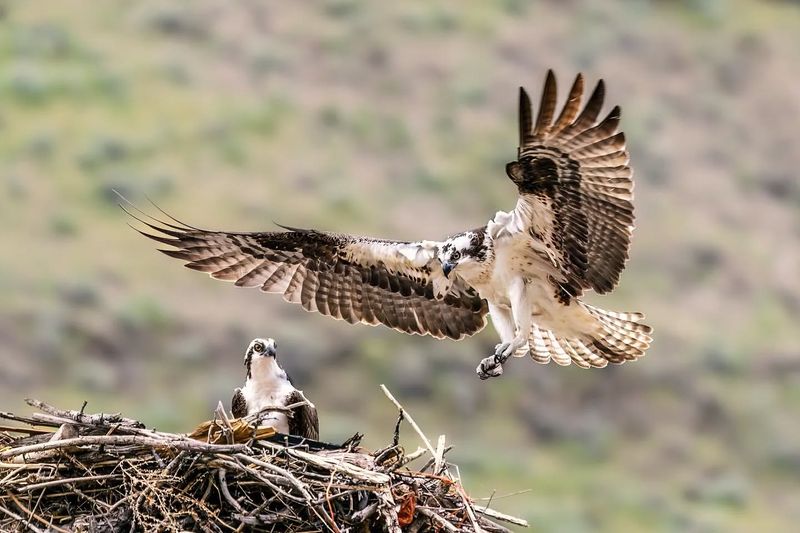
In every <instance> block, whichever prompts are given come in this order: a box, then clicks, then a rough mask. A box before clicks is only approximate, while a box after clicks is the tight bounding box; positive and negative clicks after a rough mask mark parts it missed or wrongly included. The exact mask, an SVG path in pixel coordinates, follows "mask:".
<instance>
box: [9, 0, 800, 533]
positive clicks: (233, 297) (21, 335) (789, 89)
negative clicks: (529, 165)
mask: <svg viewBox="0 0 800 533" xmlns="http://www.w3.org/2000/svg"><path fill="white" fill-rule="evenodd" d="M798 27H800V9H798V7H797V5H796V2H789V1H785V2H779V1H774V2H759V1H755V0H751V1H747V0H728V1H708V0H687V1H681V2H663V1H655V0H653V1H648V0H627V1H619V2H604V3H600V2H589V1H588V0H585V1H584V0H579V1H576V2H546V3H545V2H532V3H528V2H520V1H517V0H507V1H503V2H492V3H490V2H482V3H480V2H475V3H473V2H455V1H452V2H434V3H431V2H395V3H385V2H384V3H370V2H366V1H360V0H338V1H333V2H319V3H318V4H315V5H311V4H307V3H300V2H287V3H282V4H281V5H280V6H278V5H277V4H276V5H274V6H271V7H270V6H268V5H267V4H262V3H260V2H243V3H230V4H229V3H220V2H211V1H205V0H203V1H201V2H193V3H183V2H155V1H146V2H133V3H131V2H123V1H121V0H113V1H106V2H98V3H91V4H88V3H86V2H79V1H77V0H62V1H59V2H48V3H42V2H30V1H28V2H26V1H23V0H18V1H2V0H0V244H2V249H3V252H2V255H0V408H2V409H5V410H16V411H19V410H20V406H21V403H20V401H21V399H22V398H23V397H25V396H36V397H41V398H42V399H44V400H47V401H49V402H51V403H55V404H58V405H61V406H64V407H76V408H77V407H80V405H81V404H82V401H83V400H88V401H89V402H90V410H92V411H98V410H101V409H102V410H107V411H119V410H121V411H124V412H125V413H126V414H128V415H130V416H132V417H135V418H139V419H142V420H146V421H148V422H149V423H150V424H152V425H157V426H159V427H160V428H161V429H165V430H181V429H189V428H191V427H193V426H194V425H195V424H196V422H197V421H199V420H201V419H204V418H206V417H207V415H208V414H209V413H210V412H211V410H212V409H213V407H214V406H215V405H216V402H217V401H218V400H220V399H223V400H225V401H227V400H228V398H229V397H230V394H231V391H232V389H233V388H234V387H235V386H238V385H240V384H241V381H242V379H243V375H242V370H243V369H242V366H241V356H242V354H241V352H242V351H243V350H244V348H245V347H246V345H247V343H248V342H249V341H250V339H252V338H253V337H255V336H274V337H276V338H277V339H278V340H279V343H280V346H281V353H282V357H283V360H284V361H285V364H286V366H287V367H288V368H289V370H290V371H292V373H293V375H294V376H295V377H296V380H297V381H298V383H299V385H300V386H301V387H302V388H303V389H305V391H306V392H307V393H308V395H309V397H310V398H312V399H313V400H314V401H315V402H316V403H317V405H318V407H319V409H320V413H321V415H320V416H321V420H322V432H323V435H324V436H326V437H328V438H330V439H332V440H336V439H341V438H344V437H347V436H349V435H350V434H352V433H353V432H354V431H356V430H358V431H363V432H365V433H367V440H366V442H367V444H369V445H380V444H382V443H384V442H385V436H386V435H387V434H389V432H390V431H391V429H392V424H393V422H394V415H393V413H392V408H391V405H389V404H388V402H386V401H385V400H384V399H383V396H382V395H381V393H380V392H379V390H378V388H377V384H378V383H381V382H383V383H386V384H387V385H388V386H389V388H390V389H391V390H392V391H393V392H394V393H395V394H396V395H397V396H398V398H400V399H401V400H402V401H403V402H404V403H405V404H407V405H408V406H409V408H410V409H411V410H412V412H413V413H414V415H415V417H416V418H418V420H419V421H420V423H421V424H422V425H423V427H424V428H425V429H426V431H427V432H428V433H430V434H433V433H435V432H436V431H441V432H445V433H447V435H448V437H449V438H450V439H451V440H452V441H453V442H454V443H456V444H457V448H456V449H455V450H454V451H453V452H452V459H453V460H454V461H455V462H456V463H459V464H460V465H461V468H462V474H463V475H464V477H465V480H466V484H467V486H468V487H469V488H470V490H471V491H472V494H473V495H474V496H477V497H489V496H491V495H492V494H493V492H494V491H495V490H496V491H497V494H496V496H495V498H497V497H500V496H502V495H504V494H508V493H512V492H515V491H519V490H524V489H531V490H530V492H526V493H524V494H519V495H515V496H509V497H507V498H503V499H502V500H495V501H494V503H493V507H496V508H499V509H501V510H505V511H507V512H509V513H512V514H517V515H521V516H525V517H526V518H527V519H528V520H530V521H531V523H532V524H534V527H535V528H537V530H539V531H556V532H568V531H596V530H602V531H613V532H620V531H643V530H647V531H650V530H664V531H668V530H675V531H779V530H786V531H789V530H792V529H794V528H793V526H795V524H796V523H797V522H798V520H800V514H799V513H800V512H799V511H798V507H797V505H796V502H797V499H798V497H800V493H798V486H800V484H799V483H798V482H800V426H798V424H797V418H798V413H800V348H798V346H800V338H798V333H797V324H798V323H799V322H800V276H798V270H800V266H799V265H800V246H798V239H797V234H798V226H799V225H800V187H798V185H797V176H796V169H797V168H800V151H798V150H797V149H796V146H797V117H798V116H800V99H798V89H797V76H796V73H797V65H798V64H799V62H800V47H799V46H798V40H797V28H798ZM548 67H553V68H554V69H555V70H556V72H557V74H558V75H559V81H560V83H561V89H562V91H564V90H565V86H566V85H567V84H568V83H569V81H570V78H571V77H572V76H573V75H574V73H575V72H576V71H578V70H583V71H584V72H585V73H586V74H587V76H588V78H589V80H595V79H597V78H598V77H600V76H602V77H605V78H606V80H607V81H608V91H609V99H610V102H609V105H608V107H609V108H610V106H611V104H613V103H620V104H622V106H623V111H624V113H623V127H624V129H625V131H626V133H627V135H628V139H629V143H630V147H631V151H632V162H633V165H634V168H635V170H636V180H637V189H636V191H637V200H636V207H637V215H638V219H637V220H638V227H637V230H636V233H635V235H634V246H633V249H632V258H631V262H630V263H629V268H628V270H627V271H626V273H625V274H624V275H623V277H622V284H621V286H620V287H619V289H618V290H617V291H616V292H615V293H614V294H613V295H612V296H607V297H603V298H594V297H592V298H591V299H592V301H594V302H598V303H600V302H602V305H603V306H605V307H609V308H616V309H619V310H643V311H646V312H647V314H648V321H649V323H651V324H652V325H653V326H654V327H655V328H656V329H655V331H656V333H655V343H654V345H653V347H652V349H651V352H650V354H649V356H648V357H647V358H646V359H644V360H643V361H641V362H639V363H636V364H633V365H625V366H623V367H615V368H609V369H606V370H603V371H591V372H587V371H582V370H579V369H575V368H559V367H555V366H549V367H542V366H538V365H534V364H533V363H530V362H529V361H524V360H523V361H517V362H515V363H512V365H511V366H510V367H509V368H508V373H507V375H506V376H504V378H503V379H502V380H497V381H491V382H479V381H478V380H477V379H476V378H475V376H474V374H473V371H474V367H475V365H476V364H477V361H478V360H479V359H480V358H482V357H483V356H484V355H485V354H486V353H488V351H489V350H490V349H491V348H492V346H493V343H494V342H495V335H494V333H493V332H491V331H487V332H485V333H482V334H480V335H478V336H477V337H476V338H474V339H470V340H466V341H462V342H460V343H453V342H442V341H434V340H431V339H423V338H418V337H405V336H401V335H399V334H396V333H393V332H390V331H388V330H385V329H373V328H367V327H359V328H355V327H352V326H348V325H346V324H343V323H338V322H333V321H330V320H328V319H323V318H321V317H319V316H313V315H308V314H306V313H304V312H303V311H302V310H300V309H299V308H297V307H293V306H289V305H287V304H284V303H283V302H282V301H280V299H279V298H278V297H269V296H264V295H261V294H260V293H259V292H258V291H255V290H249V291H248V290H241V289H235V288H233V287H230V286H225V285H224V284H221V283H219V282H211V281H209V280H208V279H207V278H206V277H205V276H203V275H200V274H198V273H193V272H190V271H188V270H186V269H183V268H181V267H180V266H179V265H178V264H177V263H176V262H175V261H173V260H168V259H166V258H164V257H161V256H160V255H159V254H157V253H156V252H154V250H153V245H152V243H150V242H147V241H146V240H144V239H142V238H141V237H139V236H138V235H136V234H135V232H133V231H131V230H130V229H129V228H128V227H127V226H126V225H125V222H126V218H125V216H123V214H122V213H121V212H120V211H119V210H118V209H117V207H116V202H117V197H116V195H115V194H114V193H113V190H117V191H120V192H121V193H123V194H125V195H126V196H129V197H130V198H131V199H132V200H135V201H136V202H137V203H140V204H141V205H143V206H145V205H147V204H146V200H144V195H145V194H146V195H148V196H150V197H151V198H153V199H154V200H155V201H157V202H158V203H159V205H161V206H162V207H164V208H165V209H167V210H168V211H170V212H171V213H173V214H175V215H176V216H177V217H178V218H181V219H184V220H186V221H187V222H189V223H191V224H195V225H199V226H205V227H211V228H225V229H241V230H249V229H266V228H270V227H271V221H273V220H275V221H279V222H281V223H284V224H289V225H296V226H313V227H324V228H329V229H335V230H340V231H351V232H359V233H368V234H372V235H386V236H390V237H403V238H412V239H415V238H426V237H427V238H431V237H442V236H444V235H446V234H447V233H450V232H455V231H459V230H461V229H464V228H465V227H471V226H474V225H477V224H480V223H482V222H483V221H485V220H487V219H488V218H489V217H490V216H491V215H492V214H493V213H494V211H496V210H497V209H508V208H509V207H510V206H511V205H512V203H513V201H514V190H513V187H512V185H511V184H510V183H509V182H508V180H507V179H506V178H505V177H504V174H503V165H504V163H505V162H506V161H507V160H510V159H511V158H513V157H514V156H515V153H516V152H515V147H516V141H517V139H516V116H515V113H516V100H515V99H516V90H517V86H518V85H520V84H524V85H526V86H527V87H528V88H529V89H530V90H531V92H532V93H537V92H538V91H539V87H540V84H541V82H542V77H543V74H544V72H545V70H546V68H548ZM562 94H563V92H562ZM431 228H437V231H435V232H434V234H432V233H431ZM406 436H407V438H409V441H408V442H407V443H406V444H407V447H408V448H410V449H415V447H416V443H415V442H413V440H411V439H410V435H408V434H407V435H406Z"/></svg>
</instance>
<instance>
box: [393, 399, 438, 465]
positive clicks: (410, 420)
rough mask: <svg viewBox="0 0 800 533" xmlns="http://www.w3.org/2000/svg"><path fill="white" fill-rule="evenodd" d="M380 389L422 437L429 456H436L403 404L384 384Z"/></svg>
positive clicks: (429, 442)
mask: <svg viewBox="0 0 800 533" xmlns="http://www.w3.org/2000/svg"><path fill="white" fill-rule="evenodd" d="M381 390H382V391H383V393H384V394H385V395H386V397H387V398H389V401H391V402H392V403H393V404H394V405H395V406H396V407H397V408H398V409H400V410H401V411H403V413H405V417H406V420H408V423H409V424H411V427H412V428H414V431H416V432H417V435H419V437H420V438H421V439H422V442H423V443H424V444H425V447H427V448H428V451H429V452H431V456H432V457H436V450H434V449H433V445H432V444H431V441H429V440H428V437H426V436H425V433H423V432H422V430H421V429H420V428H419V426H418V425H417V423H416V422H414V419H413V418H411V415H409V414H408V411H406V410H405V409H404V408H403V406H402V405H400V402H398V401H397V400H396V399H395V397H394V396H392V393H391V392H389V389H387V388H386V385H384V384H381Z"/></svg>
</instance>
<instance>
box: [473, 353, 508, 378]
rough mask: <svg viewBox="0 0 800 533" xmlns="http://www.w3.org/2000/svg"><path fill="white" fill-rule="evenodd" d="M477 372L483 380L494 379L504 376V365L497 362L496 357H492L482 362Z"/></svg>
mask: <svg viewBox="0 0 800 533" xmlns="http://www.w3.org/2000/svg"><path fill="white" fill-rule="evenodd" d="M475 372H476V373H477V374H478V377H479V378H481V379H489V378H494V377H498V376H502V375H503V365H502V363H500V362H499V361H498V360H497V356H496V355H491V356H489V357H486V358H484V359H482V360H481V362H480V364H479V365H478V368H476V369H475Z"/></svg>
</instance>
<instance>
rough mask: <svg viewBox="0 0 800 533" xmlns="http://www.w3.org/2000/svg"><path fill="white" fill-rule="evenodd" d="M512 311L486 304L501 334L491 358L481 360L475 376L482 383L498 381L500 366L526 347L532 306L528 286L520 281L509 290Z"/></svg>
mask: <svg viewBox="0 0 800 533" xmlns="http://www.w3.org/2000/svg"><path fill="white" fill-rule="evenodd" d="M508 296H509V300H510V301H511V309H510V310H509V309H507V308H502V307H498V306H496V305H493V304H489V313H490V314H491V317H492V323H493V324H494V326H495V328H496V329H497V331H498V333H500V340H501V341H502V342H501V343H500V344H498V345H497V346H495V352H494V355H491V356H489V357H486V358H484V359H483V360H481V362H480V364H479V365H478V368H476V369H475V372H476V373H477V374H478V376H479V377H480V378H481V379H488V378H491V377H497V376H500V375H502V374H503V363H505V362H506V361H507V360H508V358H509V357H511V356H512V355H514V354H515V353H516V352H517V351H518V350H519V349H520V348H522V347H523V346H526V345H527V343H528V335H529V334H530V330H531V311H530V309H531V302H530V297H529V295H528V286H527V284H526V283H525V280H524V279H522V278H521V277H518V278H516V279H514V280H513V281H512V282H511V283H509V286H508Z"/></svg>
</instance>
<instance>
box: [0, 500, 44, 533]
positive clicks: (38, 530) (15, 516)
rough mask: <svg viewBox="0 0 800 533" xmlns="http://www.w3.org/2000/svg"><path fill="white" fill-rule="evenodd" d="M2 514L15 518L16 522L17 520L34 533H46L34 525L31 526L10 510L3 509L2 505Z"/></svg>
mask: <svg viewBox="0 0 800 533" xmlns="http://www.w3.org/2000/svg"><path fill="white" fill-rule="evenodd" d="M0 512H2V513H5V514H7V515H8V516H10V517H11V518H13V519H14V520H17V521H18V522H19V523H20V524H22V525H24V526H25V527H27V528H28V529H30V530H31V531H33V532H34V533H44V531H42V530H41V529H39V528H38V527H36V526H34V525H33V524H31V523H30V521H29V520H25V519H24V518H22V517H21V516H20V515H18V514H17V513H15V512H13V511H9V510H8V509H6V508H5V507H3V506H2V505H0Z"/></svg>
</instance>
